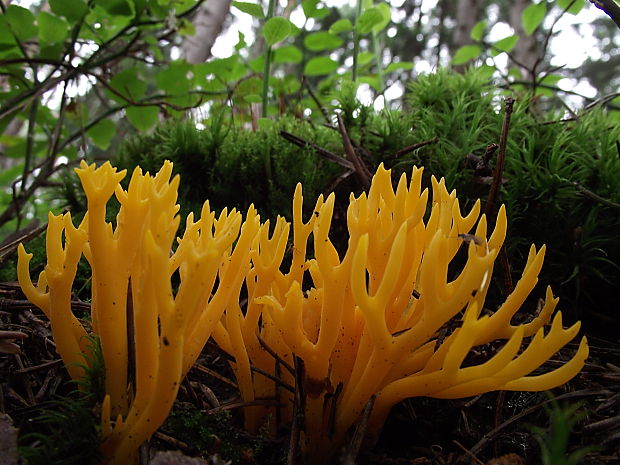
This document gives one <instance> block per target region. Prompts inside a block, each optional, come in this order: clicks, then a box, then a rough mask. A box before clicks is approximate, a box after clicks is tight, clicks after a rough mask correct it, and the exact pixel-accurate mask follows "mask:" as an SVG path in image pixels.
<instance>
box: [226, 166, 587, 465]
mask: <svg viewBox="0 0 620 465" xmlns="http://www.w3.org/2000/svg"><path fill="white" fill-rule="evenodd" d="M421 180H422V170H421V169H417V168H416V169H414V170H413V172H412V176H411V181H410V182H409V185H407V181H406V178H405V176H404V175H403V176H402V177H401V179H400V180H399V182H398V185H397V188H396V191H394V189H393V187H392V183H391V176H390V172H389V171H388V170H385V169H384V168H383V167H382V166H381V167H380V168H379V169H378V171H377V173H376V174H375V176H374V178H373V181H372V185H371V187H370V191H369V193H368V194H367V195H366V194H362V195H361V196H359V197H357V198H355V197H353V196H351V199H350V205H349V208H348V212H347V221H348V228H349V235H350V237H349V243H348V249H347V251H346V253H345V254H344V257H343V258H342V259H341V258H340V257H339V255H338V253H337V251H336V249H335V248H334V246H333V245H332V242H331V241H330V239H329V237H328V233H329V228H330V223H331V217H332V212H333V205H334V198H333V196H330V197H328V198H327V199H326V200H325V201H323V199H322V198H321V199H319V202H318V203H317V206H316V210H315V214H314V215H313V216H312V218H311V219H310V221H309V223H307V224H304V223H303V222H302V221H301V191H300V189H298V190H297V191H296V194H295V203H294V218H295V220H294V224H293V233H294V251H295V252H297V251H298V250H302V251H304V252H305V245H304V244H305V242H306V240H307V238H308V235H309V229H310V228H312V234H313V236H314V237H313V242H314V251H315V258H314V259H311V260H307V261H305V260H301V261H300V259H299V258H298V259H297V261H296V262H294V264H293V265H292V267H291V269H290V273H289V274H293V273H299V270H304V271H305V270H307V271H308V272H309V273H310V276H311V278H312V281H313V285H312V287H311V288H310V289H308V290H307V291H304V289H302V284H301V283H302V276H301V275H299V274H296V275H295V278H294V279H290V280H288V281H287V280H286V279H283V278H285V277H286V276H287V275H283V274H282V273H279V271H278V266H277V265H274V264H271V265H270V266H265V265H263V257H262V256H261V255H262V253H263V251H264V250H266V249H267V248H266V247H264V246H262V245H261V247H259V252H258V254H257V253H256V252H255V255H258V256H255V257H253V263H254V268H253V270H252V272H251V273H250V275H253V276H255V278H253V280H254V281H255V282H261V281H263V277H264V282H271V283H272V284H271V288H270V289H264V290H262V291H263V292H264V295H263V296H258V297H257V298H256V299H255V300H254V302H253V303H251V304H250V305H251V306H256V305H259V304H260V305H262V306H263V308H262V311H263V318H264V319H263V321H264V322H267V325H265V323H264V324H263V327H262V328H260V329H259V334H260V337H261V338H262V339H264V341H265V343H266V344H267V345H269V346H270V347H271V348H272V349H273V350H274V351H275V352H276V353H278V355H279V356H280V357H281V358H282V359H285V360H290V359H291V358H292V356H293V355H295V356H298V357H300V358H301V359H302V360H303V361H304V367H305V374H304V386H303V391H304V392H305V393H306V394H307V396H306V399H305V411H304V416H305V425H304V426H305V428H304V446H305V449H306V454H307V456H308V457H309V458H310V459H311V461H313V462H317V463H318V462H320V461H321V460H323V459H324V458H325V457H329V456H330V455H332V454H334V453H335V452H336V451H337V448H338V447H339V446H341V445H342V443H343V440H344V438H345V435H346V432H347V430H348V429H349V428H350V427H351V426H352V425H353V424H354V423H355V422H356V420H357V419H358V417H359V415H360V413H361V412H362V410H363V409H364V406H365V405H366V404H367V402H369V400H370V399H371V398H373V397H376V402H375V405H374V409H373V410H372V413H371V415H370V419H369V422H370V423H369V425H370V431H371V432H377V431H378V430H379V429H380V427H381V425H382V423H383V421H384V420H385V417H386V415H387V413H388V411H389V409H390V408H391V407H392V406H393V405H394V404H395V403H397V402H399V401H400V400H403V399H405V398H408V397H414V396H431V397H439V398H456V397H465V396H471V395H475V394H480V393H484V392H488V391H491V390H497V389H505V390H545V389H549V388H552V387H555V386H559V385H561V384H563V383H565V382H566V381H568V380H569V379H571V378H572V377H573V376H575V375H576V374H577V373H578V372H579V370H580V369H581V368H582V366H583V364H584V361H585V359H586V357H587V354H588V346H587V343H586V340H585V338H583V339H582V342H581V344H580V346H579V349H578V351H577V353H576V354H575V355H574V357H573V358H572V359H571V360H570V361H569V362H567V363H566V364H565V365H564V366H562V367H560V368H557V369H555V370H552V371H550V372H549V373H546V374H542V375H536V376H527V375H529V374H530V373H532V372H533V371H534V370H536V369H538V368H539V367H540V366H541V365H542V364H543V363H544V362H545V361H546V360H547V359H548V358H549V357H551V356H552V355H553V354H555V353H556V352H557V351H558V350H559V349H561V348H562V347H563V346H564V345H565V344H566V343H567V342H569V341H570V340H571V339H573V338H574V337H575V336H576V335H577V333H578V331H579V323H577V324H575V325H573V326H572V327H571V328H569V329H564V328H563V327H562V319H561V314H560V313H559V312H558V313H557V314H556V316H555V318H554V319H553V324H552V325H551V327H550V329H549V330H548V332H547V334H546V335H545V334H544V330H543V326H544V325H546V324H547V323H548V322H549V321H550V318H551V314H552V312H553V310H554V308H555V306H556V304H557V299H555V298H554V297H553V295H552V293H551V290H550V289H548V290H547V295H546V301H545V304H544V306H543V308H542V310H541V312H540V313H539V315H538V316H537V317H536V318H534V320H533V321H531V322H530V323H528V324H525V325H521V326H512V325H511V324H510V321H511V318H512V316H513V315H514V314H515V313H516V311H517V310H518V309H519V308H520V307H521V305H522V304H523V303H524V300H525V298H526V297H527V296H528V294H529V293H530V291H531V290H532V289H533V287H534V285H535V284H536V282H537V277H538V273H539V271H540V269H541V266H542V262H543V255H544V247H542V248H541V249H540V250H538V251H537V250H536V249H535V248H534V247H532V249H531V251H530V256H529V257H528V260H527V264H526V266H525V270H524V272H523V276H522V278H521V279H520V281H519V282H518V284H517V285H516V287H515V289H514V291H513V292H512V293H511V294H510V295H509V296H508V298H507V299H506V302H505V303H504V304H503V305H502V306H501V307H500V308H499V309H498V310H496V311H495V312H494V313H493V314H492V315H490V316H486V315H485V316H482V309H483V304H484V300H485V297H486V294H487V290H488V288H489V285H490V282H491V275H492V273H493V264H494V261H495V258H496V257H497V254H498V252H499V250H500V247H501V246H502V243H503V241H504V238H505V234H506V224H507V220H506V213H505V209H504V207H502V208H501V209H500V211H499V213H498V217H497V221H496V225H495V228H494V230H493V232H492V233H491V235H490V236H487V220H486V218H485V216H484V215H482V216H480V205H479V202H478V203H476V204H475V205H474V207H473V208H472V210H471V211H470V212H469V214H467V215H465V216H463V215H462V214H461V212H460V208H459V202H458V200H457V198H456V193H455V192H454V191H452V192H450V193H449V192H448V191H447V189H446V187H445V182H444V181H443V180H441V181H437V180H436V179H435V178H432V190H433V202H432V208H431V213H430V217H429V218H428V220H427V221H426V222H425V221H424V218H423V216H424V214H425V211H426V207H427V197H428V192H427V190H424V191H423V192H421ZM275 234H277V231H276V233H274V235H275ZM280 234H281V235H282V236H284V235H285V234H286V231H284V230H283V231H282V232H281V233H280ZM282 241H283V239H279V240H278V242H282ZM302 243H303V244H302ZM464 243H465V244H464ZM463 245H464V246H465V248H466V255H467V257H466V260H465V263H464V265H463V266H462V269H461V270H460V272H459V273H458V275H457V276H456V277H451V274H450V273H453V271H452V270H451V271H450V273H449V270H448V267H449V265H450V264H451V262H455V257H456V256H457V252H458V251H459V249H460V248H461V246H463ZM271 249H272V250H273V247H272V248H271ZM267 253H268V254H269V255H270V256H275V255H274V254H273V251H269V252H267ZM295 267H297V268H295ZM283 285H284V286H286V285H288V288H287V289H285V288H283ZM253 311H256V310H253ZM254 320H255V321H256V320H257V317H254ZM455 320H456V321H459V322H460V323H459V324H460V327H459V328H457V329H455V330H454V331H453V332H452V333H451V334H449V335H447V337H445V338H443V337H442V336H440V333H441V332H440V330H441V328H442V327H443V326H444V325H445V324H446V323H447V322H449V321H455ZM273 326H275V328H277V330H278V331H277V332H276V331H274V330H273V329H274V328H273ZM457 326H458V325H457ZM531 336H533V338H532V339H531V341H530V342H529V345H528V346H527V348H525V349H524V350H523V351H522V352H519V351H520V349H521V347H522V343H523V341H524V338H529V337H531ZM256 337H257V336H256V335H254V334H250V338H249V339H246V346H249V345H252V344H255V342H254V339H255V338H256ZM496 339H506V340H507V342H506V344H505V345H504V347H503V348H502V349H501V350H500V351H499V352H498V353H497V354H495V355H494V356H493V357H492V358H490V359H489V360H486V361H484V362H483V363H480V364H478V365H475V364H474V365H469V364H467V365H464V363H463V362H464V359H465V357H466V355H467V354H468V353H469V351H470V349H471V348H472V347H474V346H478V345H481V344H485V343H488V342H490V341H494V340H496ZM283 346H284V350H283ZM235 350H236V351H237V352H238V351H239V349H238V348H237V349H235ZM233 353H235V351H233ZM250 361H253V359H252V356H251V355H250ZM258 377H259V376H258V375H255V379H256V378H258ZM260 378H261V383H262V382H264V377H260ZM245 390H246V391H249V390H251V388H250V387H247V388H246V389H245Z"/></svg>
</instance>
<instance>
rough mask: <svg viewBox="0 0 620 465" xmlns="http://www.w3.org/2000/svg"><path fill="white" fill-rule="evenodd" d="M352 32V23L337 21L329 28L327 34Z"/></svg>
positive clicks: (343, 20) (345, 20)
mask: <svg viewBox="0 0 620 465" xmlns="http://www.w3.org/2000/svg"><path fill="white" fill-rule="evenodd" d="M351 30H353V23H351V20H349V19H339V20H338V21H336V22H335V23H334V24H332V25H331V26H330V28H329V32H331V33H332V34H340V33H341V32H348V31H351Z"/></svg>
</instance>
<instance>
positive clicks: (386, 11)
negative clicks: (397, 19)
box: [372, 3, 392, 34]
mask: <svg viewBox="0 0 620 465" xmlns="http://www.w3.org/2000/svg"><path fill="white" fill-rule="evenodd" d="M375 8H377V10H379V12H380V13H381V14H382V15H383V21H381V22H379V23H378V24H375V26H374V27H373V28H372V32H374V33H375V34H376V33H378V32H381V31H382V30H383V29H385V27H386V26H387V25H388V24H390V21H391V19H392V9H391V8H390V6H389V5H388V4H387V3H379V4H378V5H376V6H375Z"/></svg>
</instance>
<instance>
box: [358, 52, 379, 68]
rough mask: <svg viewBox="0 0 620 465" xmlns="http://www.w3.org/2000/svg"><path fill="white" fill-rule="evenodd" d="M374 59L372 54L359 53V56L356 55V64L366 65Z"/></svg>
mask: <svg viewBox="0 0 620 465" xmlns="http://www.w3.org/2000/svg"><path fill="white" fill-rule="evenodd" d="M374 57H375V55H374V53H371V52H361V53H360V54H359V55H357V62H358V63H359V64H360V65H367V64H368V63H370V62H371V61H372V59H373V58H374Z"/></svg>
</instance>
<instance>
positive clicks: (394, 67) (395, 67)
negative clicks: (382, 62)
mask: <svg viewBox="0 0 620 465" xmlns="http://www.w3.org/2000/svg"><path fill="white" fill-rule="evenodd" d="M412 68H413V63H412V62H410V61H399V62H396V63H394V62H392V63H390V64H389V65H387V66H386V67H385V70H384V71H385V72H386V73H392V72H394V71H400V70H408V69H412Z"/></svg>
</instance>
